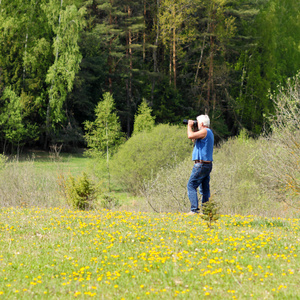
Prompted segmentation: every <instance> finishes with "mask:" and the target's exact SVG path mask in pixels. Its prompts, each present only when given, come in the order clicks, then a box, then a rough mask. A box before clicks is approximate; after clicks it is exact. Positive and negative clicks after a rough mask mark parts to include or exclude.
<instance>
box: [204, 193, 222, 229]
mask: <svg viewBox="0 0 300 300" xmlns="http://www.w3.org/2000/svg"><path fill="white" fill-rule="evenodd" d="M202 210H203V215H201V218H202V219H203V220H205V221H206V222H207V226H208V227H209V228H211V226H212V223H213V222H216V221H217V220H218V219H219V217H220V215H219V214H218V210H219V207H218V204H217V203H216V202H215V201H214V200H213V199H210V200H209V201H208V202H206V203H204V204H203V209H202Z"/></svg>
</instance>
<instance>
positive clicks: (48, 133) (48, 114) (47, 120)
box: [44, 0, 63, 149]
mask: <svg viewBox="0 0 300 300" xmlns="http://www.w3.org/2000/svg"><path fill="white" fill-rule="evenodd" d="M62 6H63V0H61V1H60V9H62ZM60 23H61V12H60V13H59V17H58V27H59V26H60ZM56 40H57V45H58V41H59V36H58V34H57V35H56ZM58 55H59V51H58V47H57V50H56V53H55V63H56V62H57V60H58ZM53 81H54V79H53V80H52V85H51V88H50V97H49V101H48V106H47V114H46V138H45V143H44V149H46V148H47V145H48V141H49V137H50V114H51V100H52V99H51V97H52V96H51V90H52V89H53V84H54V82H53Z"/></svg>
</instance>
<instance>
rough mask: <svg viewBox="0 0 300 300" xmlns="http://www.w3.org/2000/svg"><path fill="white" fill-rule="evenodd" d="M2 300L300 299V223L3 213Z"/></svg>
mask: <svg viewBox="0 0 300 300" xmlns="http://www.w3.org/2000/svg"><path fill="white" fill-rule="evenodd" d="M0 230H1V231H0V240H1V243H0V245H1V246H0V247H1V250H0V298H3V299H75V298H76V299H89V298H91V297H93V298H95V299H300V292H299V280H300V257H299V256H300V254H299V253H300V251H299V250H300V220H299V219H284V218H262V217H255V216H251V215H250V216H241V215H235V216H229V215H221V217H220V219H219V221H217V223H216V224H214V225H213V227H212V228H211V229H210V228H208V227H207V224H206V223H205V221H203V220H202V219H201V217H200V216H198V215H195V216H187V215H185V214H182V213H165V214H163V213H161V214H156V213H146V212H145V213H143V212H129V211H108V210H104V209H102V210H92V211H76V210H70V209H68V208H38V207H31V208H20V207H15V208H2V209H1V210H0Z"/></svg>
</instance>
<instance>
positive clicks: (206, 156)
mask: <svg viewBox="0 0 300 300" xmlns="http://www.w3.org/2000/svg"><path fill="white" fill-rule="evenodd" d="M195 125H198V131H197V128H195ZM209 126H210V120H209V117H208V116H207V115H200V116H198V117H197V123H196V122H195V121H193V120H189V121H188V125H187V135H188V138H189V139H191V140H194V149H193V154H192V160H193V161H194V166H193V170H192V174H191V177H190V179H189V181H188V184H187V190H188V197H189V199H190V202H191V211H190V212H189V213H188V214H189V215H193V214H195V213H199V212H200V211H199V208H198V195H197V188H198V187H199V190H200V194H201V195H202V204H203V203H205V202H207V201H209V197H210V189H209V181H210V172H211V170H212V161H213V146H214V134H213V132H212V130H211V129H209ZM193 129H195V130H193Z"/></svg>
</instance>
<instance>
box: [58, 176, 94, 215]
mask: <svg viewBox="0 0 300 300" xmlns="http://www.w3.org/2000/svg"><path fill="white" fill-rule="evenodd" d="M62 186H63V192H64V195H65V198H66V199H67V202H68V204H69V205H71V206H72V207H73V208H75V209H81V210H86V209H88V208H91V207H92V203H93V201H94V200H95V194H96V190H95V188H94V185H93V184H92V183H91V181H90V180H89V178H88V177H87V175H86V173H83V174H82V175H81V176H78V177H77V178H75V177H73V176H71V175H70V176H69V177H68V178H67V179H64V178H63V180H62Z"/></svg>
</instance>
